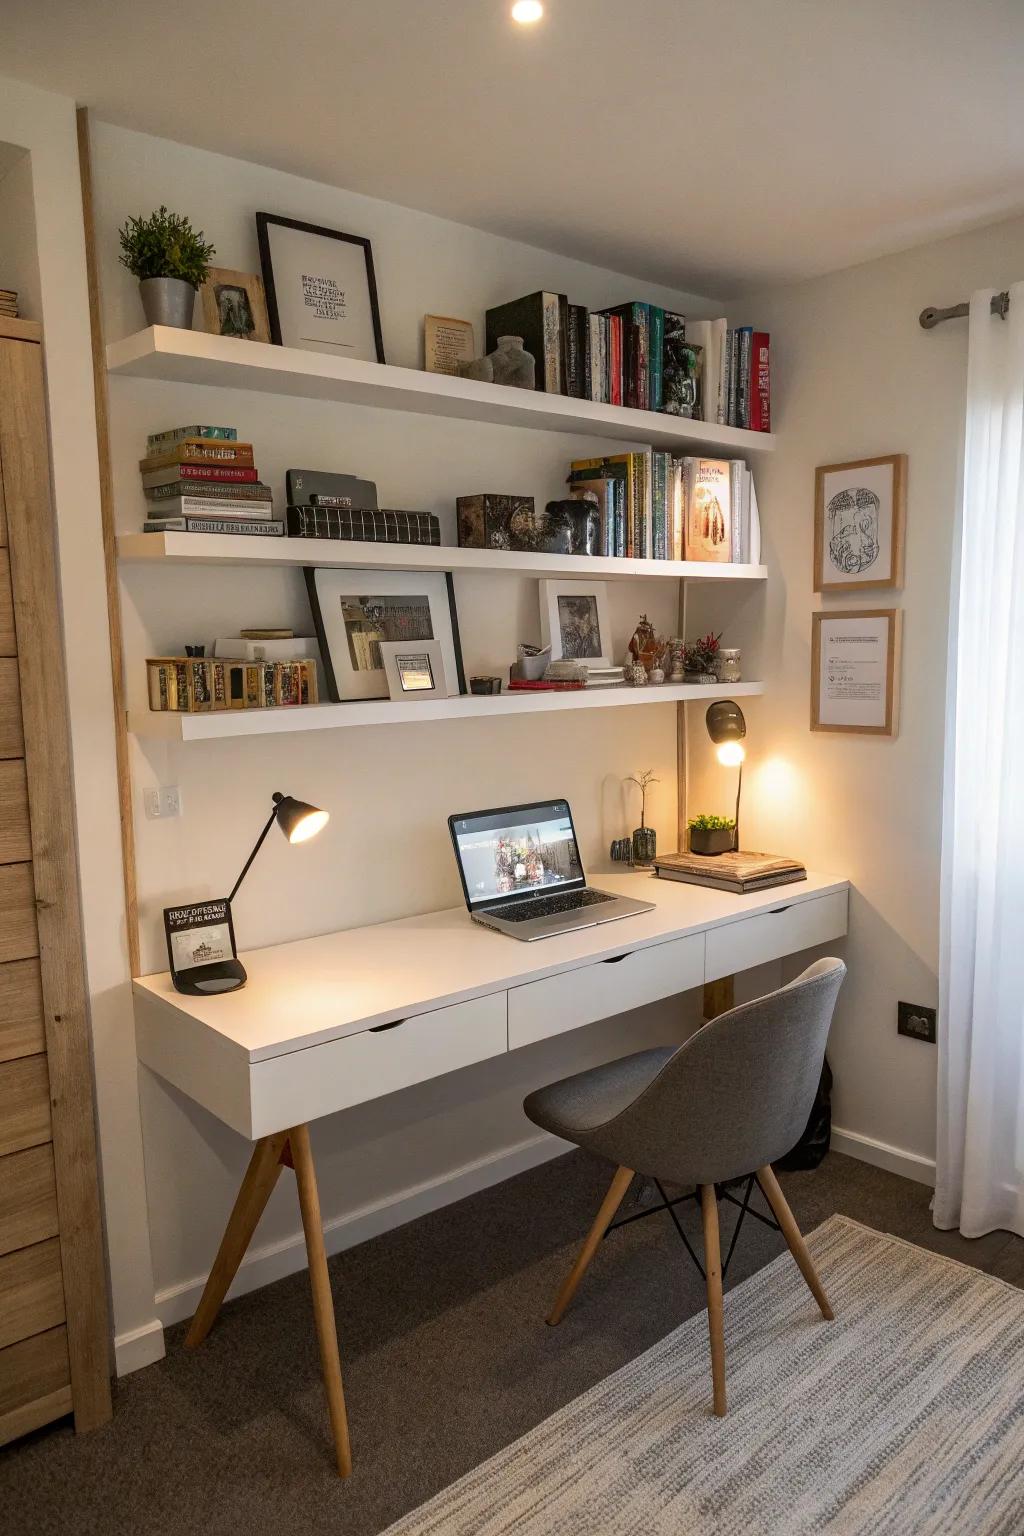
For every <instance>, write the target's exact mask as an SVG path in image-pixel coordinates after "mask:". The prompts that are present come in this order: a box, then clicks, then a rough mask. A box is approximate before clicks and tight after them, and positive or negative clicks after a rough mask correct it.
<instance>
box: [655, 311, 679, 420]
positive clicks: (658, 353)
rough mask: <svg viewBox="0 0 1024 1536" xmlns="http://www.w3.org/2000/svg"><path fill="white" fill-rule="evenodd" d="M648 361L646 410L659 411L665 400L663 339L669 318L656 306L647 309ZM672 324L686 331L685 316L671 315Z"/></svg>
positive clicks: (662, 407)
mask: <svg viewBox="0 0 1024 1536" xmlns="http://www.w3.org/2000/svg"><path fill="white" fill-rule="evenodd" d="M648 317H649V319H648V324H649V327H650V330H649V346H650V360H649V368H648V376H647V409H648V410H650V411H660V410H663V409H664V400H665V337H666V335H667V329H668V327H667V322H668V319H669V316H667V315H666V313H665V311H664V310H663V309H662V308H661V307H660V305H658V304H652V305H650V307H649V309H648ZM671 319H672V321H673V322H674V323H676V324H677V325H679V326H681V327H682V330H683V333H684V334H685V331H686V316H685V315H672V316H671Z"/></svg>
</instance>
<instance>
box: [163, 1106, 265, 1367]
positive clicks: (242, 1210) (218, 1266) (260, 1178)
mask: <svg viewBox="0 0 1024 1536" xmlns="http://www.w3.org/2000/svg"><path fill="white" fill-rule="evenodd" d="M287 1140H288V1132H287V1131H279V1132H277V1133H276V1134H275V1135H273V1136H264V1137H263V1138H262V1139H261V1140H260V1141H258V1142H257V1143H256V1145H255V1147H254V1148H253V1152H252V1157H251V1158H250V1159H249V1166H248V1168H247V1169H246V1171H245V1178H244V1179H243V1180H242V1185H241V1188H240V1189H239V1191H238V1195H237V1197H236V1199H235V1204H234V1208H233V1209H232V1212H231V1215H230V1217H229V1218H228V1224H227V1226H226V1227H225V1228H224V1236H223V1237H222V1238H221V1240H220V1247H219V1248H218V1250H217V1257H216V1258H215V1259H214V1261H213V1268H212V1269H211V1270H210V1274H209V1277H208V1279H207V1281H206V1285H205V1287H204V1290H203V1294H202V1297H201V1298H200V1301H199V1306H198V1307H197V1308H196V1313H195V1316H194V1317H193V1319H192V1325H191V1327H190V1328H189V1330H188V1334H187V1336H186V1338H185V1343H186V1345H187V1346H188V1348H189V1349H195V1348H196V1346H197V1345H198V1344H201V1343H202V1342H203V1340H204V1339H205V1338H206V1335H207V1334H208V1333H209V1331H210V1329H211V1328H212V1326H213V1322H214V1319H215V1318H216V1316H217V1313H218V1312H219V1311H220V1306H221V1302H222V1301H223V1300H224V1297H225V1296H226V1295H227V1290H228V1286H229V1285H230V1284H231V1282H232V1280H233V1279H234V1278H235V1274H236V1272H237V1270H238V1266H239V1264H241V1262H242V1260H243V1258H244V1257H245V1250H246V1249H247V1248H248V1246H249V1244H250V1242H251V1241H252V1235H253V1233H254V1232H255V1230H256V1225H257V1223H258V1221H259V1219H260V1217H261V1216H262V1215H263V1212H264V1209H265V1208H266V1204H267V1201H268V1200H269V1199H270V1196H271V1194H272V1193H273V1190H274V1185H275V1184H276V1183H277V1181H278V1178H279V1177H280V1173H281V1154H282V1152H283V1151H284V1148H285V1144H286V1142H287Z"/></svg>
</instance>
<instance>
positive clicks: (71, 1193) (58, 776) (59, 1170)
mask: <svg viewBox="0 0 1024 1536" xmlns="http://www.w3.org/2000/svg"><path fill="white" fill-rule="evenodd" d="M0 400H3V401H4V403H5V404H4V409H3V411H2V412H0V474H2V476H3V482H4V497H5V499H6V504H7V535H8V541H9V544H10V550H11V581H12V587H13V593H14V612H15V624H16V629H17V636H18V660H19V665H20V671H21V683H22V687H21V711H22V722H23V727H24V732H25V762H26V766H27V769H28V782H29V820H30V825H31V832H32V872H33V878H34V882H35V894H36V902H37V921H38V928H39V955H40V976H41V979H42V988H43V1024H44V1028H45V1031H46V1056H47V1063H48V1067H49V1074H50V1100H51V1106H52V1110H53V1161H54V1168H55V1169H56V1174H57V1209H58V1212H59V1215H60V1231H61V1251H62V1254H63V1259H64V1275H65V1292H66V1296H67V1317H68V1355H69V1358H70V1361H71V1390H72V1395H73V1397H74V1406H75V1425H76V1428H78V1429H82V1430H84V1429H91V1428H93V1427H94V1426H95V1425H97V1424H102V1423H105V1422H106V1420H107V1419H109V1418H110V1329H109V1317H108V1312H107V1277H106V1269H105V1264H104V1256H103V1238H102V1227H101V1221H100V1201H99V1180H98V1175H97V1166H96V1165H97V1158H96V1128H95V1123H94V1104H93V1081H92V1050H91V1041H90V1030H89V1015H88V1003H87V997H86V986H85V955H84V952H83V944H82V913H81V907H80V900H79V892H78V859H77V850H76V845H75V826H74V816H73V809H72V808H73V803H74V781H73V778H72V772H71V742H70V733H69V729H68V714H67V709H68V705H67V693H66V684H65V668H64V650H63V642H62V634H61V622H60V602H59V593H58V583H57V568H56V558H55V553H54V543H55V539H54V518H53V509H52V507H51V504H50V458H49V449H48V444H47V430H46V397H45V392H44V389H43V365H42V354H41V349H40V348H39V347H38V346H34V345H31V344H29V343H27V342H24V341H21V342H18V341H0ZM124 787H125V786H124V782H122V789H124ZM129 816H130V806H129ZM23 867H24V866H22V865H7V866H2V865H0V869H3V868H9V869H18V868H23ZM132 868H133V872H134V865H133V866H132ZM133 922H134V914H132V913H129V924H130V925H131V924H132V923H133ZM0 958H2V956H0ZM30 1059H31V1058H30Z"/></svg>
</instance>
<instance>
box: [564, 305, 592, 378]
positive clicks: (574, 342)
mask: <svg viewBox="0 0 1024 1536" xmlns="http://www.w3.org/2000/svg"><path fill="white" fill-rule="evenodd" d="M566 330H567V335H568V345H567V349H566V350H567V359H568V360H567V366H566V375H567V377H566V385H567V391H566V392H567V393H568V394H570V395H571V396H572V397H573V399H575V400H589V399H590V311H589V310H588V309H586V308H585V307H584V306H583V305H582V304H570V305H569V306H568V314H567V317H566Z"/></svg>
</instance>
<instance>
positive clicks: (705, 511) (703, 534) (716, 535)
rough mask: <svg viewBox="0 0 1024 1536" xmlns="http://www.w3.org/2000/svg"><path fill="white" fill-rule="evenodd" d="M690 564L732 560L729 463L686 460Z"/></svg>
mask: <svg viewBox="0 0 1024 1536" xmlns="http://www.w3.org/2000/svg"><path fill="white" fill-rule="evenodd" d="M682 463H683V505H684V508H685V517H686V553H685V557H684V558H685V559H687V560H714V561H721V562H723V563H728V562H729V561H731V560H732V557H733V556H732V491H731V486H730V477H729V461H728V460H727V459H698V458H685V459H683V461H682Z"/></svg>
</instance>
